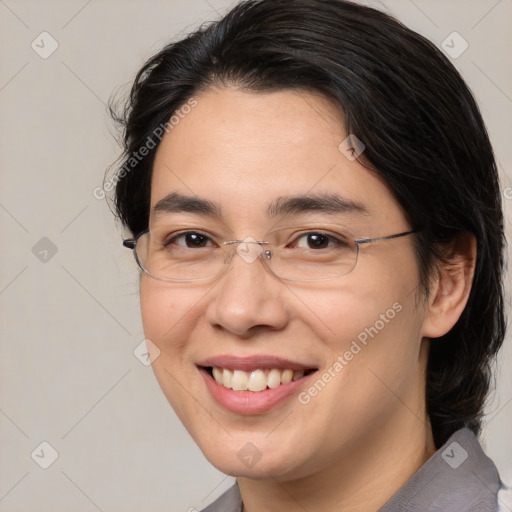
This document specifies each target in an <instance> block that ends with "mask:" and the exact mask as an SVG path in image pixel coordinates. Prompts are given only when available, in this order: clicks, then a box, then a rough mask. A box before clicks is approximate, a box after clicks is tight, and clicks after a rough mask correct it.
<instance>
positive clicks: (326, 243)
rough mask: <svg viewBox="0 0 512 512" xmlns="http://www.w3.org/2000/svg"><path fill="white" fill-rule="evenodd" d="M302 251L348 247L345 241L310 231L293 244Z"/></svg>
mask: <svg viewBox="0 0 512 512" xmlns="http://www.w3.org/2000/svg"><path fill="white" fill-rule="evenodd" d="M292 245H294V246H296V247H298V248H300V249H326V248H328V247H333V246H338V247H339V246H344V245H347V244H346V243H345V242H344V241H343V240H339V239H338V238H335V237H334V236H331V235H328V234H326V233H322V232H318V231H310V232H309V233H304V234H302V235H300V236H299V237H297V238H296V239H295V240H294V242H293V244H292Z"/></svg>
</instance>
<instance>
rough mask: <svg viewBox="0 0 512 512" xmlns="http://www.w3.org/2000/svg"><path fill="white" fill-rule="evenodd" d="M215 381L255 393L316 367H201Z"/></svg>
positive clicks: (314, 369)
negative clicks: (252, 368)
mask: <svg viewBox="0 0 512 512" xmlns="http://www.w3.org/2000/svg"><path fill="white" fill-rule="evenodd" d="M201 368H202V369H203V370H205V371H206V372H207V373H208V374H209V375H210V376H211V377H212V378H213V379H215V381H216V382H217V383H218V384H220V385H221V386H223V387H224V388H226V389H231V390H233V391H253V392H255V393H257V392H260V391H265V390H266V389H275V388H278V387H279V386H282V385H284V384H289V383H290V382H294V381H297V380H300V379H302V378H304V377H307V376H308V375H310V374H311V373H313V372H316V371H317V369H316V368H311V369H305V370H291V369H287V368H285V369H279V368H266V369H256V370H252V371H244V370H231V369H228V368H220V367H218V366H206V367H201Z"/></svg>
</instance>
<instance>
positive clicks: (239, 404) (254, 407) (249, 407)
mask: <svg viewBox="0 0 512 512" xmlns="http://www.w3.org/2000/svg"><path fill="white" fill-rule="evenodd" d="M200 373H201V375H202V376H203V379H204V381H205V383H206V387H207V388H208V390H209V391H210V393H211V395H212V396H213V398H214V400H215V401H216V402H217V403H218V404H219V405H220V406H222V407H224V408H225V409H227V410H228V411H231V412H236V413H238V414H261V413H264V412H267V411H269V410H270V409H272V408H273V407H275V406H277V405H278V404H279V403H281V402H282V401H283V400H286V399H287V398H289V397H290V396H292V395H295V394H298V391H299V389H300V388H301V387H302V386H303V385H304V383H305V382H306V381H307V380H308V378H309V377H310V376H311V375H313V373H311V374H309V375H306V376H305V377H302V378H300V379H299V380H295V381H292V382H289V383H287V384H280V385H279V386H277V388H273V389H271V388H268V389H265V390H263V391H257V392H254V391H234V390H233V389H228V388H225V387H224V386H222V385H221V384H219V383H218V382H217V381H216V380H215V379H214V378H213V377H212V376H211V375H210V374H209V373H208V372H207V371H206V370H205V369H203V368H200Z"/></svg>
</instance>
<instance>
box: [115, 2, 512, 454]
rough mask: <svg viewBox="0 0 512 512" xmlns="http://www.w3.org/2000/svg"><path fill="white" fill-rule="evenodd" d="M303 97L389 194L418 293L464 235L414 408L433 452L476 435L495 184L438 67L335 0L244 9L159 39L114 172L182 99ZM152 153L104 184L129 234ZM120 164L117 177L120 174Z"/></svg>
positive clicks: (476, 129)
mask: <svg viewBox="0 0 512 512" xmlns="http://www.w3.org/2000/svg"><path fill="white" fill-rule="evenodd" d="M227 84H229V85H233V84H234V85H236V86H238V87H240V88H242V89H245V90H252V91H266V90H279V89H304V90H310V91H311V90H313V91H316V92H319V93H321V94H323V95H325V96H328V97H330V98H334V99H335V100H336V102H337V103H338V105H339V106H340V109H341V110H342V111H343V113H344V116H345V120H346V126H345V129H346V132H347V133H353V134H356V135H357V137H358V138H359V139H360V140H362V141H363V142H364V144H365V146H366V148H365V151H364V154H363V155H364V160H362V162H364V163H365V164H366V165H367V166H368V167H369V168H371V169H373V170H374V171H375V172H377V173H378V174H379V175H380V176H381V177H382V178H383V179H384V180H385V182H386V183H387V185H388V186H389V188H390V189H391V191H392V192H393V193H394V195H395V197H396V199H397V201H398V202H399V203H400V204H401V206H402V207H403V209H404V211H405V212H406V214H407V216H408V220H409V222H410V224H411V225H412V226H413V227H415V228H419V227H421V228H422V231H421V233H419V234H418V235H416V243H417V254H418V264H419V268H420V272H421V280H422V284H423V288H424V290H425V292H426V293H427V294H428V278H429V276H430V275H431V272H433V271H434V269H435V265H436V262H439V261H440V259H442V256H443V254H444V250H443V249H444V248H445V247H447V246H449V245H450V244H451V243H453V242H454V241H456V240H457V239H459V238H460V236H461V234H464V233H472V234H473V235H474V236H475V238H476V241H477V247H478V254H477V261H476V269H475V275H474V279H473V286H472V290H471V294H470V297H469V301H468V303H467V305H466V308H465V310H464V312H463V313H462V315H461V317H460V319H459V320H458V322H457V323H456V325H455V326H454V327H453V329H451V331H450V332H449V333H447V334H446V335H445V336H442V337H441V338H438V339H435V340H432V345H431V349H430V354H429V361H428V372H427V410H428V414H429V417H430V420H431V422H432V426H433V431H434V438H435V441H436V444H437V446H440V445H441V444H442V443H444V442H445V441H446V439H447V438H448V437H449V436H450V435H451V434H452V433H453V432H454V431H455V430H457V429H458V428H461V427H462V426H467V427H469V428H470V429H471V430H473V431H474V432H475V433H478V431H479V429H480V426H481V417H482V411H483V406H484V402H485V398H486V396H487V393H488V390H489V385H490V377H491V370H490V368H491V364H492V362H493V359H494V357H495V355H496V353H497V351H498V349H499V348H500V346H501V344H502V342H503V337H504V331H505V319H504V311H503V309H504V308H503V289H502V272H503V245H504V234H503V216H502V209H501V195H500V190H499V183H498V174H497V169H496V164H495V160H494V156H493V151H492V148H491V144H490V142H489V138H488V135H487V132H486V129H485V126H484V123H483V121H482V118H481V115H480V112H479V109H478V107H477V105H476V103H475V101H474V99H473V96H472V95H471V92H470V91H469V89H468V87H467V85H466V84H465V83H464V81H463V79H462V78H461V76H460V75H459V73H458V72H457V71H456V70H455V68H454V66H453V65H452V64H451V63H450V62H449V61H448V59H447V58H446V57H445V56H444V55H443V54H442V53H441V52H440V51H439V50H438V49H437V48H436V47H435V46H434V45H433V44H432V43H430V42H429V41H428V40H426V39H425V38H423V37H422V36H420V35H418V34H417V33H415V32H413V31H411V30H410V29H408V28H406V27H405V26H403V25H402V24H401V23H400V22H398V21H397V20H395V19H394V18H392V17H390V16H389V15H387V14H384V13H382V12H380V11H377V10H374V9H371V8H368V7H364V6H362V5H357V4H355V3H352V2H348V1H342V0H249V1H244V2H242V3H240V4H238V5H237V6H235V7H234V8H233V9H232V10H231V11H230V12H229V13H228V14H227V15H226V16H224V17H223V18H222V19H221V20H219V21H216V22H213V23H211V24H208V25H205V26H203V27H201V28H200V29H198V30H197V31H196V32H194V33H192V34H190V35H189V36H187V37H185V38H184V39H181V40H179V41H177V42H172V43H170V44H169V45H167V46H166V47H165V48H163V49H162V50H161V51H160V52H159V53H158V54H157V55H155V56H154V57H152V58H151V59H150V60H149V61H148V62H146V63H145V64H144V66H143V67H142V69H140V71H139V72H138V74H137V77H136V79H135V82H134V84H133V87H132V89H131V94H130V97H129V99H128V101H127V103H126V105H125V108H124V110H123V111H122V112H121V114H120V115H119V116H118V117H117V120H118V121H119V122H120V123H121V126H122V129H123V130H124V131H123V135H124V137H123V143H124V154H123V157H122V161H121V165H120V166H119V168H120V169H123V168H124V169H125V170H126V162H128V160H129V159H130V158H131V157H133V153H134V152H136V151H137V150H138V149H139V148H140V147H142V146H143V145H145V144H146V141H148V140H149V138H154V133H155V129H156V128H157V127H158V126H162V125H165V123H167V122H168V121H169V119H170V117H171V116H172V115H173V113H175V112H176V111H177V110H178V109H179V108H180V106H183V105H184V104H186V102H187V100H189V99H190V98H191V97H192V95H194V94H197V93H198V92H199V91H201V90H205V89H207V88H208V87H211V86H212V85H221V86H222V85H227ZM157 147H158V145H157V144H156V147H154V148H153V149H151V150H150V151H149V153H148V154H147V156H145V157H144V158H143V159H141V160H140V161H138V162H137V163H136V165H133V166H132V168H130V169H129V172H124V173H123V177H122V179H118V180H116V183H117V185H116V190H115V207H116V211H117V214H118V216H119V218H120V219H121V221H122V222H123V223H124V224H125V225H126V226H127V227H128V228H129V229H130V230H131V231H132V233H133V234H134V235H137V234H138V233H140V232H142V231H144V230H145V229H147V228H148V221H149V204H150V183H151V174H152V165H153V158H154V154H155V151H156V148H157ZM123 166H124V167H123Z"/></svg>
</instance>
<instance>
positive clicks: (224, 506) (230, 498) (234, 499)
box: [201, 483, 242, 512]
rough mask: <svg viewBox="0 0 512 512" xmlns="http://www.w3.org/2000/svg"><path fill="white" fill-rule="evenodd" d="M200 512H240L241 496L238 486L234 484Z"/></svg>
mask: <svg viewBox="0 0 512 512" xmlns="http://www.w3.org/2000/svg"><path fill="white" fill-rule="evenodd" d="M201 512H242V496H241V495H240V489H239V488H238V484H236V483H235V484H234V485H233V487H230V488H229V489H228V490H227V491H226V492H225V493H224V494H222V495H221V496H220V497H219V498H218V499H216V500H215V501H214V502H213V503H211V504H210V505H208V506H207V507H206V508H205V509H203V510H202V511H201Z"/></svg>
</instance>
